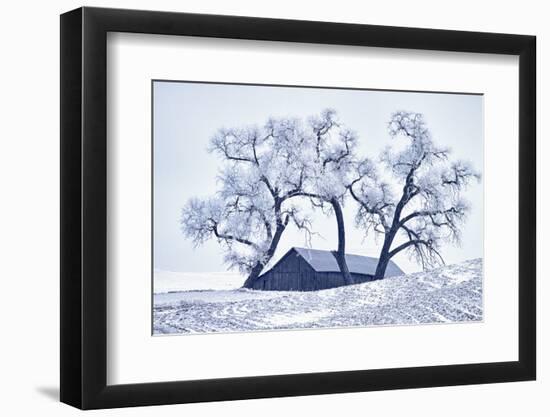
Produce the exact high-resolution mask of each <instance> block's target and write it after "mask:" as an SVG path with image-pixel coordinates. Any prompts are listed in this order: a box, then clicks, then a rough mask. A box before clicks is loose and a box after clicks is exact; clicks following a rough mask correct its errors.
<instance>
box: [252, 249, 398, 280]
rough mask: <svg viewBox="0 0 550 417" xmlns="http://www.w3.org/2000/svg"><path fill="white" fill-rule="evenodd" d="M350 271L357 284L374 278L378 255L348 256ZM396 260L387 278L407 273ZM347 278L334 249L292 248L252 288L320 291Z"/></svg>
mask: <svg viewBox="0 0 550 417" xmlns="http://www.w3.org/2000/svg"><path fill="white" fill-rule="evenodd" d="M346 261H347V264H348V268H349V271H350V273H351V275H352V277H353V280H354V281H355V282H356V283H360V282H366V281H372V279H373V276H374V273H375V271H376V265H377V263H378V259H377V258H371V257H368V256H359V255H346ZM403 274H404V273H403V271H401V269H399V267H398V266H397V265H396V264H395V263H394V262H392V261H390V263H389V264H388V267H387V269H386V275H385V277H391V276H397V275H403ZM343 285H345V284H344V278H343V277H342V274H341V273H340V269H339V268H338V263H337V262H336V258H335V257H334V254H333V253H332V252H331V251H325V250H318V249H306V248H296V247H294V248H291V249H290V250H289V251H288V252H287V253H286V254H285V255H284V256H283V257H282V258H281V259H279V261H278V262H277V263H276V264H275V265H273V267H272V268H271V269H269V270H268V271H266V272H264V273H263V274H262V275H260V276H259V277H258V280H257V281H256V282H255V283H254V284H253V286H252V288H253V289H256V290H274V291H316V290H322V289H326V288H334V287H340V286H343Z"/></svg>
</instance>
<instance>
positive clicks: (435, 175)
mask: <svg viewBox="0 0 550 417" xmlns="http://www.w3.org/2000/svg"><path fill="white" fill-rule="evenodd" d="M388 129H389V133H390V135H391V137H392V138H394V139H397V138H404V139H405V140H406V141H407V143H406V145H405V146H404V147H402V148H401V149H398V150H393V149H392V148H391V147H388V148H386V150H385V151H384V152H383V153H382V155H381V162H382V164H383V165H384V166H385V168H386V169H387V172H389V173H390V178H389V179H385V178H384V177H383V176H381V175H380V173H379V172H377V170H376V168H375V164H374V163H373V162H372V161H370V160H367V159H366V160H363V161H361V162H359V163H358V164H357V165H356V177H355V179H354V180H353V181H352V182H351V184H350V186H349V187H348V189H349V191H350V194H351V196H352V197H353V199H354V200H355V201H356V202H357V203H358V204H359V208H358V211H357V215H356V223H357V225H358V226H360V227H362V228H363V229H365V231H366V232H369V231H370V230H373V231H374V232H375V233H377V234H379V235H382V236H383V239H384V241H383V245H382V249H381V251H380V257H379V261H378V265H377V268H376V273H375V279H381V278H383V277H384V274H385V271H386V267H387V266H388V262H389V261H390V259H391V258H393V257H394V256H395V255H397V254H398V253H400V252H402V251H407V252H409V254H410V255H411V256H413V257H414V258H416V260H417V261H418V262H419V263H420V264H421V265H422V267H423V268H424V269H425V268H428V267H432V266H436V265H440V264H443V263H444V260H443V257H442V256H441V245H442V243H444V242H453V243H455V244H457V243H459V242H460V232H461V226H462V224H463V222H464V221H465V219H466V217H467V215H468V212H469V204H468V202H467V201H465V200H464V198H463V197H462V196H461V192H462V191H463V190H464V189H465V188H466V187H467V186H468V185H469V184H470V182H471V181H472V180H479V179H480V178H481V176H480V174H479V173H477V172H476V171H475V170H474V169H473V168H472V166H471V164H470V163H468V162H465V161H455V162H451V161H450V160H449V156H450V153H451V151H450V150H449V149H447V148H440V147H437V146H436V145H435V144H434V142H433V140H432V137H431V135H430V132H429V131H428V129H427V127H426V124H425V122H424V120H423V116H422V114H419V113H411V112H403V111H401V112H396V113H394V114H393V115H392V117H391V120H390V122H389V124H388ZM397 240H399V241H397Z"/></svg>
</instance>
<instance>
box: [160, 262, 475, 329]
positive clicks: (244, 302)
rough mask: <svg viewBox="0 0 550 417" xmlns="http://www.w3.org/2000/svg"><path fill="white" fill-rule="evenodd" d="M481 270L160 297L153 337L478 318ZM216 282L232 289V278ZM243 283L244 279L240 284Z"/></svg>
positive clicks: (456, 268)
mask: <svg viewBox="0 0 550 417" xmlns="http://www.w3.org/2000/svg"><path fill="white" fill-rule="evenodd" d="M482 270H483V264H482V261H481V259H475V260H470V261H466V262H463V263H460V264H456V265H449V266H444V267H442V268H438V269H434V270H432V271H428V272H419V273H415V274H409V275H403V276H400V277H391V278H386V279H383V280H379V281H374V282H366V283H363V284H356V285H350V286H346V287H339V288H332V289H328V290H321V291H311V292H294V291H257V290H247V289H239V288H235V287H236V286H235V285H234V286H233V287H232V288H233V289H221V290H198V291H197V290H195V291H179V292H170V293H163V294H155V295H154V302H155V305H154V311H153V315H154V333H155V334H165V333H211V332H242V331H254V330H275V329H296V328H322V327H343V326H346V327H348V326H372V325H401V324H420V323H424V324H426V323H454V322H468V321H480V320H482V319H483V314H482V313H483V311H482V276H483V271H482ZM155 279H156V277H155ZM209 280H210V279H208V280H206V281H209ZM213 281H216V280H214V279H213ZM218 281H223V282H225V283H226V284H227V285H229V281H228V279H227V277H226V279H225V280H224V279H221V278H220V279H219V280H218ZM241 283H242V278H240V281H238V284H237V285H239V284H241ZM203 285H205V286H207V287H208V286H209V287H210V288H212V287H213V285H212V284H203ZM220 285H221V284H220ZM163 288H169V286H165V287H163ZM178 288H181V284H180V287H178ZM195 288H197V287H195ZM226 288H227V287H226ZM155 289H157V286H156V285H155Z"/></svg>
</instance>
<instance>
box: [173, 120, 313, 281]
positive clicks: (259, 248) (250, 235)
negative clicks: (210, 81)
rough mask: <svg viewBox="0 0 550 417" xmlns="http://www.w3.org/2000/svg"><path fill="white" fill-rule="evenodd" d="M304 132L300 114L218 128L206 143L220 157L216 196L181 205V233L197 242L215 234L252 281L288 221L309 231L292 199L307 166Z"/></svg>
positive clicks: (227, 257) (232, 263) (228, 260)
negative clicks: (259, 123) (259, 124)
mask: <svg viewBox="0 0 550 417" xmlns="http://www.w3.org/2000/svg"><path fill="white" fill-rule="evenodd" d="M305 137H306V132H305V131H304V129H303V126H302V124H301V122H300V121H299V120H294V119H270V120H269V121H268V122H267V123H266V124H265V125H264V126H263V127H262V128H258V127H254V126H253V127H246V128H235V129H220V130H219V131H218V132H217V133H216V134H215V135H214V136H213V138H212V139H211V141H210V148H209V150H210V151H211V152H214V153H215V154H217V155H218V156H220V157H221V159H222V161H223V162H224V168H223V170H222V171H221V173H220V175H219V184H220V185H221V188H220V189H219V190H218V192H217V194H216V196H215V197H212V198H208V199H202V200H201V199H191V200H190V201H189V202H188V203H187V204H186V206H185V207H184V208H183V210H182V216H181V227H182V231H183V233H184V235H185V236H186V237H188V238H190V239H192V240H193V242H194V244H195V245H200V244H202V243H204V242H205V241H206V240H209V239H211V238H215V239H217V240H218V242H220V243H221V244H222V245H223V248H224V260H225V262H226V263H227V264H228V266H229V267H230V268H238V269H239V270H240V271H241V272H242V273H244V274H246V275H247V276H248V277H247V279H246V281H245V283H244V287H251V286H252V284H253V283H254V282H255V281H256V280H257V278H258V276H259V275H260V273H261V272H262V269H263V268H264V267H265V265H266V264H267V263H268V262H269V261H270V260H271V258H272V257H273V255H274V254H275V250H276V249H277V245H278V244H279V241H280V239H281V237H282V235H283V232H284V231H285V229H286V228H287V226H288V225H289V223H290V222H292V223H293V224H294V225H295V226H296V227H298V228H299V229H301V230H304V231H305V232H306V233H310V221H309V218H308V217H307V216H305V215H303V214H302V212H301V210H300V209H299V207H298V206H296V205H293V204H292V203H291V201H290V200H291V199H292V198H293V197H296V196H298V195H300V194H301V193H303V191H304V189H303V184H304V180H305V177H306V175H307V174H308V167H307V165H306V164H305V163H304V161H303V160H302V158H301V154H300V152H297V150H298V149H300V148H301V147H302V146H303V142H304V140H305Z"/></svg>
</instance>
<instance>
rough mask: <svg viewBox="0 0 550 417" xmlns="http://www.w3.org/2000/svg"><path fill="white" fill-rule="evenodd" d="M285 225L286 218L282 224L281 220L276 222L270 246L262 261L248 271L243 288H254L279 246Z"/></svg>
mask: <svg viewBox="0 0 550 417" xmlns="http://www.w3.org/2000/svg"><path fill="white" fill-rule="evenodd" d="M287 223H288V218H287V219H286V220H285V221H284V222H283V220H282V219H281V220H279V221H278V222H277V228H276V229H275V234H274V235H273V239H272V240H271V244H270V245H269V249H268V250H267V252H266V253H265V256H264V259H263V260H262V261H261V262H257V263H256V265H254V267H253V268H252V270H251V271H250V274H248V277H247V278H246V281H245V282H244V284H243V288H253V287H254V284H255V283H256V281H257V280H258V277H259V276H260V274H261V273H262V270H263V269H264V267H265V266H266V265H267V264H268V263H269V261H270V260H271V258H273V255H275V250H276V249H277V246H278V245H279V241H280V240H281V236H282V235H283V232H284V231H285V228H286V225H287Z"/></svg>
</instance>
